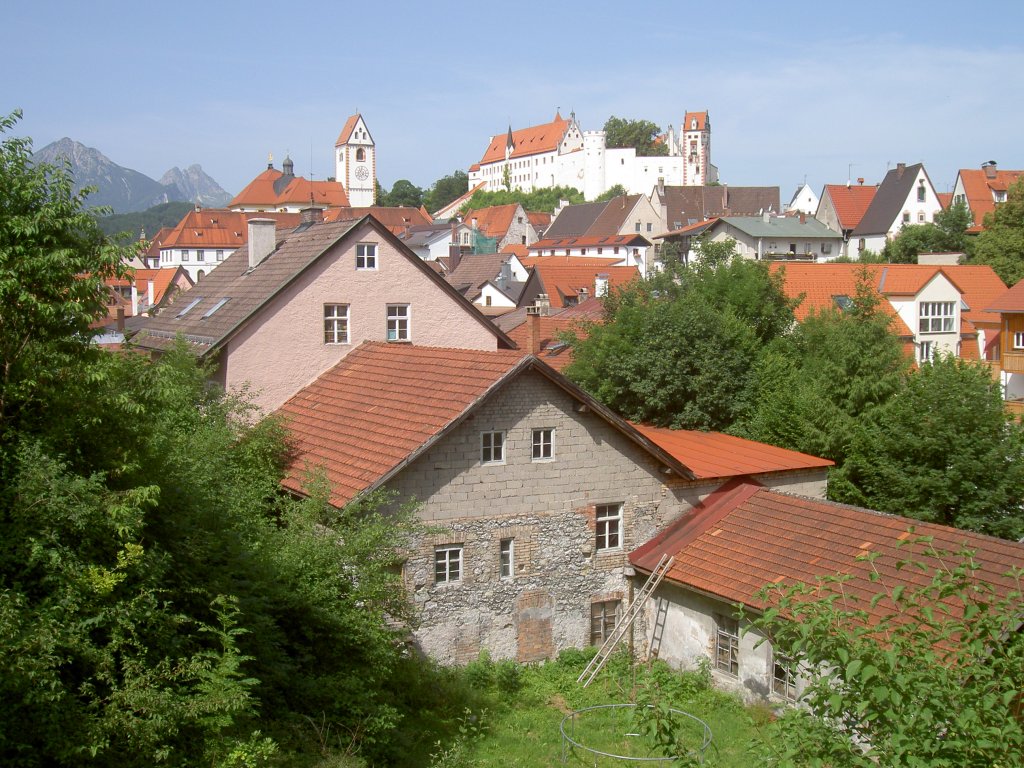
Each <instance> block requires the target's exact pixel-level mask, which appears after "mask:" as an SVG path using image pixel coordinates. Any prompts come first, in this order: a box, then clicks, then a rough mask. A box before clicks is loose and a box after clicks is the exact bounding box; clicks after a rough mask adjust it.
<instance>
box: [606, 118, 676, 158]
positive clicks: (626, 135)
mask: <svg viewBox="0 0 1024 768" xmlns="http://www.w3.org/2000/svg"><path fill="white" fill-rule="evenodd" d="M604 132H605V142H606V144H607V147H608V149H615V148H619V147H632V148H633V149H635V150H636V153H637V155H641V156H643V157H652V156H658V155H667V154H668V145H667V144H665V142H663V141H658V137H659V136H661V133H662V131H661V128H659V127H658V126H657V124H656V123H652V122H651V121H650V120H626V119H623V118H621V117H615V116H614V115H612V116H611V117H609V118H608V120H607V121H606V122H605V124H604Z"/></svg>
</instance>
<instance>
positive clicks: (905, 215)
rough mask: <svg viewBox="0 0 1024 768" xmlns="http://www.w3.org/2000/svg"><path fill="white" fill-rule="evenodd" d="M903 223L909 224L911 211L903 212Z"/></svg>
mask: <svg viewBox="0 0 1024 768" xmlns="http://www.w3.org/2000/svg"><path fill="white" fill-rule="evenodd" d="M903 223H904V224H909V223H910V211H904V212H903Z"/></svg>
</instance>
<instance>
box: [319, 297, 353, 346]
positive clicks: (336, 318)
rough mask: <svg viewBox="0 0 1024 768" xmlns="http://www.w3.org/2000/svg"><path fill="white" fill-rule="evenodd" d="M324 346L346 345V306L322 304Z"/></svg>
mask: <svg viewBox="0 0 1024 768" xmlns="http://www.w3.org/2000/svg"><path fill="white" fill-rule="evenodd" d="M324 344H348V304H324Z"/></svg>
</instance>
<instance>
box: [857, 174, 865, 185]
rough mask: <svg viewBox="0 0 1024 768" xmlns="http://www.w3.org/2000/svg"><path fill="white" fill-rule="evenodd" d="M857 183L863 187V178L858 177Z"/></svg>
mask: <svg viewBox="0 0 1024 768" xmlns="http://www.w3.org/2000/svg"><path fill="white" fill-rule="evenodd" d="M857 183H858V184H860V185H861V186H862V187H863V186H864V177H863V176H858V177H857Z"/></svg>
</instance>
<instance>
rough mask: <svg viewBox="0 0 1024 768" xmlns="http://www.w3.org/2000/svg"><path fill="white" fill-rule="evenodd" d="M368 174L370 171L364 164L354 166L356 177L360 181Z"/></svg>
mask: <svg viewBox="0 0 1024 768" xmlns="http://www.w3.org/2000/svg"><path fill="white" fill-rule="evenodd" d="M369 175H370V172H369V171H368V170H367V169H366V166H365V165H361V166H359V167H358V168H356V178H357V179H359V180H360V181H365V180H366V177H367V176H369Z"/></svg>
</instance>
